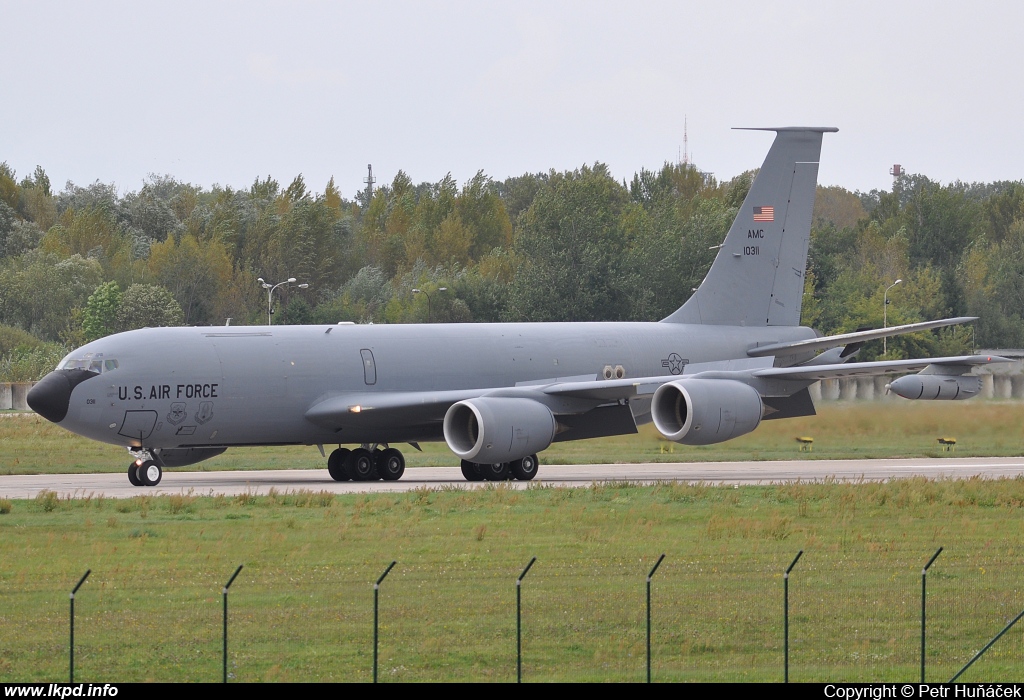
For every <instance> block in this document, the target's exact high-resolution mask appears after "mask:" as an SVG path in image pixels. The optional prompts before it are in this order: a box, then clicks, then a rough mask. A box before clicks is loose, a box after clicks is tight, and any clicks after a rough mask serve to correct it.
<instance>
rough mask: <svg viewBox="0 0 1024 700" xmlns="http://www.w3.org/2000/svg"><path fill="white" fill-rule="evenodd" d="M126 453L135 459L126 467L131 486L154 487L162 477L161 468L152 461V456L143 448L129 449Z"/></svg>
mask: <svg viewBox="0 0 1024 700" xmlns="http://www.w3.org/2000/svg"><path fill="white" fill-rule="evenodd" d="M128 451H129V452H131V453H132V456H133V457H134V458H135V461H133V462H132V463H131V464H129V465H128V481H129V482H131V485H132V486H156V485H157V484H159V483H160V479H162V478H163V476H164V470H163V468H162V467H161V466H160V465H159V464H157V462H156V460H155V459H153V455H152V454H151V453H150V451H149V450H148V449H146V448H145V447H129V448H128Z"/></svg>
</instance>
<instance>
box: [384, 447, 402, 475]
mask: <svg viewBox="0 0 1024 700" xmlns="http://www.w3.org/2000/svg"><path fill="white" fill-rule="evenodd" d="M377 473H378V474H380V478H381V479H383V480H384V481H398V480H399V479H401V478H402V474H404V473H405V457H403V456H402V453H401V452H399V451H398V450H396V449H395V448H394V447H389V448H388V449H386V450H384V451H383V452H381V453H380V454H378V455H377Z"/></svg>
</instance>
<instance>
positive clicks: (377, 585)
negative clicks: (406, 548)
mask: <svg viewBox="0 0 1024 700" xmlns="http://www.w3.org/2000/svg"><path fill="white" fill-rule="evenodd" d="M396 563H397V562H395V561H393V562H391V563H390V564H388V568H386V569H384V573H383V574H381V575H380V578H379V579H377V583H375V584H373V682H374V683H376V682H377V638H378V635H377V619H378V618H377V610H378V594H379V593H380V584H381V582H382V581H383V580H384V577H385V576H387V575H388V574H389V573H391V569H393V568H394V567H395V564H396Z"/></svg>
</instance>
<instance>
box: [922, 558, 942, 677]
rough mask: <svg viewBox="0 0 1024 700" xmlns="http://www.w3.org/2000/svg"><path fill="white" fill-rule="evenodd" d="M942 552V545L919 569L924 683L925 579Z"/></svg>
mask: <svg viewBox="0 0 1024 700" xmlns="http://www.w3.org/2000/svg"><path fill="white" fill-rule="evenodd" d="M940 554H942V547H939V549H938V550H937V551H936V552H935V554H933V555H932V558H931V559H929V560H928V563H927V564H925V565H924V568H923V569H921V682H922V683H924V629H925V600H926V598H927V596H928V588H927V579H928V569H929V568H930V567H931V565H932V564H934V563H935V560H936V559H938V558H939V555H940Z"/></svg>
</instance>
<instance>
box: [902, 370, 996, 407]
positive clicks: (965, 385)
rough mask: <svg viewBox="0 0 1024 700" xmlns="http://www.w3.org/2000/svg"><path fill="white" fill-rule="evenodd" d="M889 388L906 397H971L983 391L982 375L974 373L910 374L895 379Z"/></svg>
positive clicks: (955, 398)
mask: <svg viewBox="0 0 1024 700" xmlns="http://www.w3.org/2000/svg"><path fill="white" fill-rule="evenodd" d="M889 388H890V389H892V393H894V394H896V395H897V396H902V397H903V398H905V399H921V400H924V401H934V400H950V401H951V400H960V399H969V398H971V397H972V396H977V395H978V392H980V391H981V377H979V376H976V375H973V374H959V375H949V374H908V375H907V376H905V377H900V378H899V379H894V380H893V381H892V382H891V383H890V384H889Z"/></svg>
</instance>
